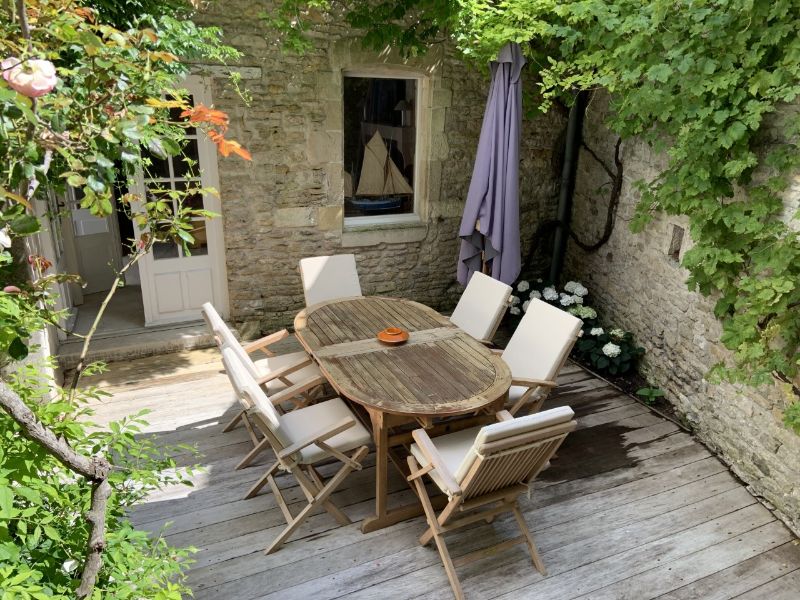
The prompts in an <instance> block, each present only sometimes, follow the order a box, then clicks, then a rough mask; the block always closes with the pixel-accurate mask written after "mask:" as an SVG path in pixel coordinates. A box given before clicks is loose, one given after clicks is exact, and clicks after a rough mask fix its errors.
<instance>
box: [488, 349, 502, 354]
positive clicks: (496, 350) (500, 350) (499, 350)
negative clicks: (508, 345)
mask: <svg viewBox="0 0 800 600" xmlns="http://www.w3.org/2000/svg"><path fill="white" fill-rule="evenodd" d="M489 352H491V353H492V354H497V355H502V354H503V352H504V350H503V348H489Z"/></svg>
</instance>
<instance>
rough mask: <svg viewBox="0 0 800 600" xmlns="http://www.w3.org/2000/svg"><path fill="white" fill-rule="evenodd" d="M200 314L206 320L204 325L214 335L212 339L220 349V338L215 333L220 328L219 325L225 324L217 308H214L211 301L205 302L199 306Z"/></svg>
mask: <svg viewBox="0 0 800 600" xmlns="http://www.w3.org/2000/svg"><path fill="white" fill-rule="evenodd" d="M200 314H202V315H203V320H204V321H205V322H206V325H207V326H208V328H209V329H210V330H211V334H212V335H213V336H214V341H215V342H216V344H217V346H219V348H220V350H221V349H222V340H221V339H220V337H219V334H218V333H217V330H219V329H220V326H223V327H224V326H225V321H223V320H222V317H221V316H219V313H218V312H217V309H216V308H214V305H213V304H211V302H206V303H205V304H203V306H202V307H200Z"/></svg>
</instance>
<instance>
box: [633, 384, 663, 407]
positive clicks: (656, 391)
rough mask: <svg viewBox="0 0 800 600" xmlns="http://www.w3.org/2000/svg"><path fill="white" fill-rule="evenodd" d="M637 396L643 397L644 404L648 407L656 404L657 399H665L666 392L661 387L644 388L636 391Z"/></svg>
mask: <svg viewBox="0 0 800 600" xmlns="http://www.w3.org/2000/svg"><path fill="white" fill-rule="evenodd" d="M636 395H637V396H641V397H642V402H644V403H645V404H648V405H653V404H655V403H656V398H663V397H664V390H662V389H661V388H659V387H643V388H639V389H638V390H636Z"/></svg>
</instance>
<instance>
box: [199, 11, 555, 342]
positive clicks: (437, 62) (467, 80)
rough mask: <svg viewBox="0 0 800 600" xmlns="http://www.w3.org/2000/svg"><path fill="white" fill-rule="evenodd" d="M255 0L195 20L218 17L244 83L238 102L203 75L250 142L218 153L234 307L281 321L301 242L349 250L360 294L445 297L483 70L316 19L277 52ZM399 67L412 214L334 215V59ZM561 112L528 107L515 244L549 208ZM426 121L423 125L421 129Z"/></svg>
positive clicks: (294, 296)
mask: <svg viewBox="0 0 800 600" xmlns="http://www.w3.org/2000/svg"><path fill="white" fill-rule="evenodd" d="M265 7H266V4H265V3H263V2H258V3H251V2H245V1H242V0H233V1H228V2H224V3H222V2H217V3H211V4H210V6H209V9H208V10H209V12H207V13H205V14H204V15H203V19H202V20H203V21H204V22H205V23H207V24H213V25H217V26H219V27H221V28H222V29H223V31H224V32H225V39H226V40H227V42H228V43H230V44H231V45H233V46H235V47H236V48H238V49H239V50H240V51H241V52H243V53H244V57H243V58H242V59H241V61H240V67H241V71H242V74H243V84H244V85H245V87H246V88H247V89H248V90H249V92H250V94H251V95H252V102H251V103H250V105H249V106H246V105H245V103H243V102H242V101H241V99H240V98H239V97H238V96H237V95H236V93H235V92H234V91H233V90H232V88H231V87H230V86H229V85H227V84H226V81H225V79H224V77H223V76H222V70H221V69H218V68H202V67H201V68H200V71H201V72H202V73H205V74H206V75H207V76H209V77H213V78H214V85H213V96H214V102H215V105H216V106H217V107H218V108H220V109H222V110H225V111H227V112H228V113H229V114H230V116H231V127H230V137H232V138H233V139H236V140H238V141H240V142H241V143H242V144H243V145H244V146H245V147H247V149H248V150H249V151H250V152H251V153H252V155H253V161H252V163H245V162H243V161H241V160H238V159H224V158H220V162H219V174H220V188H221V189H220V192H221V195H222V198H223V216H222V218H223V219H224V229H225V241H226V246H227V253H226V256H227V270H228V291H229V296H230V309H231V311H230V312H231V318H232V319H233V320H234V321H237V322H238V323H239V325H240V327H242V328H243V331H244V332H245V333H252V332H255V331H256V330H261V331H264V330H272V329H275V328H276V327H283V326H286V325H289V324H291V322H292V319H293V318H294V315H295V314H296V312H297V311H298V310H299V309H300V308H301V307H302V306H303V295H302V289H301V285H300V278H299V274H298V270H297V264H298V261H299V259H300V258H302V257H305V256H311V255H322V254H334V253H342V252H352V253H354V254H355V255H356V260H357V265H358V269H359V274H360V277H361V283H362V288H363V290H364V292H365V293H366V294H389V295H392V296H399V297H408V298H413V299H415V300H419V301H421V302H424V303H426V304H429V305H431V306H433V307H435V308H438V309H442V310H447V309H450V308H452V306H453V305H454V304H455V301H456V300H457V298H458V295H459V294H460V292H461V289H460V287H459V286H458V284H457V283H456V281H455V273H456V260H457V256H458V237H457V231H458V225H459V222H460V217H461V211H462V208H463V203H464V200H465V198H466V193H467V189H468V187H469V180H470V177H471V174H472V165H473V160H474V156H475V150H476V145H477V140H478V135H479V132H480V127H481V121H482V117H483V110H484V106H485V101H486V94H487V91H488V77H487V73H485V72H481V71H479V70H477V69H471V68H469V67H467V66H465V65H464V64H463V63H462V62H461V61H460V60H458V58H457V57H455V56H454V55H453V54H452V53H451V52H450V51H448V50H447V49H446V48H438V49H436V50H435V51H433V52H431V53H430V54H429V55H427V56H425V57H422V58H419V59H414V60H403V59H402V58H401V57H399V56H397V55H395V54H393V53H391V52H385V53H381V54H380V55H378V54H375V53H373V52H368V51H365V50H363V49H362V47H361V44H360V40H359V39H358V38H357V36H355V35H354V34H353V33H352V32H348V31H347V30H346V29H344V28H343V27H341V26H339V25H336V24H324V25H321V26H320V28H319V32H318V34H317V36H316V37H315V45H314V48H313V49H312V50H311V51H309V52H308V53H306V54H304V55H302V56H295V55H291V54H284V53H283V52H282V51H281V50H280V48H278V47H276V46H275V45H273V44H271V43H269V42H268V41H267V39H266V38H265V34H266V33H267V32H266V29H265V27H264V26H263V25H262V24H261V23H260V21H259V18H258V14H259V13H260V12H261V11H263V10H266V8H265ZM354 68H357V69H359V70H362V69H367V70H370V69H375V70H381V69H388V68H392V69H407V70H409V71H411V72H415V73H421V74H422V75H423V80H422V82H421V84H420V85H421V86H422V96H423V101H424V106H423V107H420V109H421V110H424V118H423V120H424V125H425V127H424V128H420V129H419V131H420V133H419V140H418V144H417V151H418V153H420V152H423V153H426V159H425V160H424V163H423V168H422V169H421V172H418V173H417V177H416V178H417V182H418V184H419V185H420V186H421V188H422V189H423V193H422V194H421V197H420V199H419V206H420V211H419V212H420V217H421V220H420V223H418V224H415V225H408V224H406V225H402V226H401V225H396V226H385V227H381V228H377V227H374V226H373V227H371V228H367V229H366V230H364V229H356V230H353V229H349V228H345V227H344V226H343V178H342V153H343V139H342V127H343V118H342V89H341V79H342V70H344V69H354ZM563 127H564V120H563V117H562V116H560V115H548V116H540V117H537V118H535V119H532V120H526V122H525V124H524V131H523V135H522V139H523V142H522V144H523V149H522V152H521V155H522V156H523V157H524V158H523V160H522V165H521V167H522V182H521V205H522V210H521V213H522V223H523V227H522V231H523V253H524V252H525V251H526V248H527V244H528V242H529V240H530V235H531V234H532V232H533V230H534V229H535V224H536V223H537V222H538V221H539V220H541V219H544V218H552V215H553V214H554V212H555V201H554V197H555V194H556V190H557V185H558V173H557V172H554V169H553V166H552V162H553V161H552V153H553V146H554V143H555V140H556V139H557V138H558V135H559V133H560V131H561V130H562V128H563ZM423 130H424V131H423Z"/></svg>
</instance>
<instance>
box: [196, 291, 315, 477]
mask: <svg viewBox="0 0 800 600" xmlns="http://www.w3.org/2000/svg"><path fill="white" fill-rule="evenodd" d="M201 312H202V314H203V318H204V319H205V321H206V324H207V325H208V327H209V329H211V331H212V333H213V334H214V340H215V342H216V343H217V347H218V348H219V349H220V351H222V349H223V348H226V347H227V348H231V349H232V350H233V352H234V354H235V355H236V357H237V359H238V360H239V361H240V362H241V364H242V365H243V366H244V368H245V369H246V370H247V372H248V373H250V375H251V376H252V377H253V379H255V380H256V382H257V383H258V384H259V385H262V386H264V388H265V390H266V391H267V393H270V394H276V393H278V392H280V391H283V390H285V389H287V388H289V387H291V386H293V385H294V384H295V383H296V382H297V381H300V380H307V379H309V378H310V377H319V376H320V375H321V373H320V371H319V369H318V368H317V367H316V365H314V364H313V362H312V360H311V358H310V357H309V356H308V354H306V353H305V352H290V353H288V354H280V355H277V354H275V353H274V352H272V351H271V350H270V349H269V346H271V345H272V344H275V343H276V342H279V341H280V340H283V339H285V338H287V337H288V336H289V332H288V331H286V330H285V329H282V330H281V331H278V332H276V333H273V334H270V335H268V336H266V337H263V338H261V339H260V340H256V341H254V342H251V343H249V344H246V345H244V346H242V344H240V343H239V340H237V339H236V336H235V335H233V332H232V331H231V330H230V328H229V327H228V326H227V325H226V324H225V321H223V320H222V317H220V315H219V313H218V312H217V311H216V309H215V308H214V306H213V305H212V304H211V303H210V302H206V303H205V304H203V307H202V308H201ZM256 351H259V352H261V353H262V354H264V356H265V358H263V359H261V360H258V361H253V359H252V358H251V356H250V355H251V354H252V353H253V352H256ZM312 400H313V397H312V396H311V393H310V392H308V391H306V392H303V394H302V395H300V396H297V397H292V398H290V401H291V403H292V404H293V405H295V406H296V405H302V404H306V403H308V402H310V401H312ZM239 421H242V422H243V423H244V426H245V428H246V429H247V432H248V434H249V435H250V439H251V440H252V442H253V446H254V447H255V449H254V450H253V452H251V453H249V454H248V455H247V456H246V457H245V458H244V459H242V462H240V463H239V465H237V467H236V468H237V469H241V468H244V467H246V466H247V465H248V464H250V462H252V460H253V459H254V458H255V457H256V456H257V455H258V453H259V452H260V451H261V450H262V449H263V448H264V447H266V444H265V443H264V440H263V439H259V437H258V435H257V434H256V432H255V430H254V429H253V425H252V423H250V421H249V419H248V418H247V413H246V411H245V410H240V411H239V412H238V413H237V414H236V415H235V416H234V417H233V419H231V420H230V422H229V423H228V424H227V425H226V426H225V427H224V428H223V430H222V431H224V432H228V431H231V430H232V429H233V428H234V427H236V424H237V423H238V422H239Z"/></svg>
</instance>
